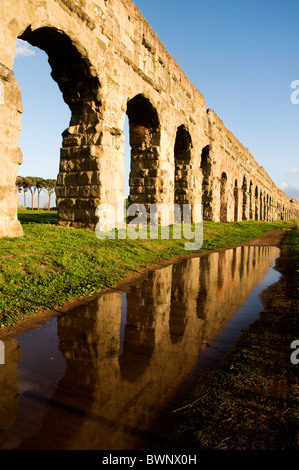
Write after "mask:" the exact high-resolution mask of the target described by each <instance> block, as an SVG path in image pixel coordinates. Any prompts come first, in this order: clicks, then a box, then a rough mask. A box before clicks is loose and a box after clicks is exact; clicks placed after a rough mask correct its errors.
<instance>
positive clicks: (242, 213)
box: [220, 172, 291, 222]
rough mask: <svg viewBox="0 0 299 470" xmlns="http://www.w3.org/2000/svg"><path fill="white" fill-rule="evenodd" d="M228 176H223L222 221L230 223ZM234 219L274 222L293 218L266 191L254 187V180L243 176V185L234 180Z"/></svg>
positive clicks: (221, 192)
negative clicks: (248, 179)
mask: <svg viewBox="0 0 299 470" xmlns="http://www.w3.org/2000/svg"><path fill="white" fill-rule="evenodd" d="M227 179H228V178H227V174H226V173H225V172H223V173H222V175H221V184H220V221H221V222H227V221H228V206H229V203H230V197H229V189H228V184H227ZM231 199H232V201H231V203H232V205H233V211H232V213H233V217H232V218H231V220H233V221H235V222H238V221H240V220H260V221H266V222H271V221H273V220H285V219H286V220H288V219H290V217H291V214H290V210H288V209H286V207H285V205H284V204H281V203H280V202H279V201H277V200H276V199H275V196H274V195H270V194H269V193H268V192H267V191H266V190H263V189H260V188H259V187H258V185H254V184H253V182H252V180H250V181H249V182H248V181H247V178H246V176H243V179H242V184H241V185H239V182H238V180H237V179H235V180H234V187H233V196H232V198H231Z"/></svg>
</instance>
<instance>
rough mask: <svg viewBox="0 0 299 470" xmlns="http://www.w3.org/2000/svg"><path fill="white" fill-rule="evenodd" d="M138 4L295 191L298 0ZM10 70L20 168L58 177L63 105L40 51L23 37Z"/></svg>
mask: <svg viewBox="0 0 299 470" xmlns="http://www.w3.org/2000/svg"><path fill="white" fill-rule="evenodd" d="M135 4H136V5H137V7H138V8H139V9H140V10H141V12H142V14H143V15H144V16H145V18H146V19H147V20H148V22H149V23H150V25H151V26H152V28H153V29H154V30H155V32H156V33H157V34H158V36H159V38H160V39H161V41H162V42H163V43H164V45H165V47H166V49H167V50H168V52H169V53H170V54H171V55H172V56H173V57H174V58H175V59H176V61H177V62H178V64H179V65H180V66H181V67H182V69H183V70H184V72H185V73H186V75H187V76H188V78H189V79H190V80H191V81H192V82H193V84H194V85H195V86H196V88H197V89H198V90H199V91H200V92H201V93H202V94H203V96H204V98H205V100H206V103H207V108H212V109H213V110H214V111H215V112H216V113H217V114H218V116H219V117H220V118H221V119H222V121H223V122H224V124H225V125H226V126H227V127H228V128H229V129H230V131H231V132H233V134H234V135H235V136H236V137H237V138H238V139H239V140H240V141H241V142H242V144H243V145H245V146H246V147H248V149H249V151H250V152H251V153H252V154H253V156H254V158H255V159H256V161H257V162H258V163H259V164H260V165H261V166H264V168H265V169H266V171H267V172H268V174H269V176H270V177H271V178H272V179H273V181H274V182H275V183H276V184H277V185H278V186H280V187H281V188H282V189H283V190H284V191H285V192H286V193H287V194H288V195H290V196H291V197H297V199H299V140H298V129H299V103H297V104H294V103H295V102H296V101H295V102H294V103H292V102H291V94H292V93H294V92H296V89H292V88H291V84H292V82H294V81H295V80H299V47H298V44H299V27H298V26H299V25H298V18H299V2H298V0H271V1H270V0H262V1H261V0H250V1H244V0H226V1H225V0H214V1H213V0H211V1H209V2H207V1H202V0H185V1H182V0H136V1H135ZM14 72H15V75H16V77H17V80H18V82H19V85H20V88H21V91H22V96H23V104H24V113H23V120H22V131H21V135H20V144H21V148H22V151H23V155H24V163H23V165H22V166H21V167H20V171H19V174H21V175H24V176H27V175H32V174H33V175H37V176H43V177H45V178H55V177H56V176H57V173H58V168H59V149H60V146H61V133H62V131H63V130H64V129H65V128H67V127H68V123H69V118H70V112H69V109H68V107H67V106H66V105H65V103H64V102H63V100H62V96H61V94H60V92H59V90H58V87H57V85H56V83H55V82H54V81H53V80H52V79H51V77H50V68H49V66H48V63H47V57H46V55H45V53H43V52H42V51H39V50H38V49H33V48H32V47H31V46H30V48H27V47H26V45H20V44H19V45H18V53H17V55H16V59H15V65H14ZM298 85H299V82H298ZM298 85H297V88H298V89H299V86H298ZM296 96H297V97H298V101H299V93H298V95H296ZM127 166H128V165H127ZM126 186H127V185H126Z"/></svg>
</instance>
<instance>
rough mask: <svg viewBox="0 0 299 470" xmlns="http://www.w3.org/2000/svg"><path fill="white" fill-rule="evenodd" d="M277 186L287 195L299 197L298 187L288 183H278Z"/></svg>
mask: <svg viewBox="0 0 299 470" xmlns="http://www.w3.org/2000/svg"><path fill="white" fill-rule="evenodd" d="M277 187H278V188H279V189H281V190H282V191H283V192H284V193H285V194H286V195H287V196H289V197H290V198H294V199H297V200H298V199H299V189H298V188H294V187H293V186H290V185H289V184H287V183H284V182H282V183H279V184H278V185H277Z"/></svg>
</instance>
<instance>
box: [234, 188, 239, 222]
mask: <svg viewBox="0 0 299 470" xmlns="http://www.w3.org/2000/svg"><path fill="white" fill-rule="evenodd" d="M238 220H239V188H238V180H237V179H236V180H235V186H234V221H235V222H238Z"/></svg>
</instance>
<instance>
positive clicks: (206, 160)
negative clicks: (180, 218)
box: [200, 145, 213, 220]
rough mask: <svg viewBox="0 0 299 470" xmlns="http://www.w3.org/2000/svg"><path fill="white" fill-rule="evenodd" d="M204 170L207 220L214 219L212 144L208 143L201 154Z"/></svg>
mask: <svg viewBox="0 0 299 470" xmlns="http://www.w3.org/2000/svg"><path fill="white" fill-rule="evenodd" d="M200 167H201V170H202V176H203V178H202V205H203V217H204V219H205V220H212V218H213V217H212V205H211V202H212V193H211V190H212V181H211V176H212V162H211V157H210V146H209V145H207V146H206V147H204V148H203V150H202V154H201V164H200Z"/></svg>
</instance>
